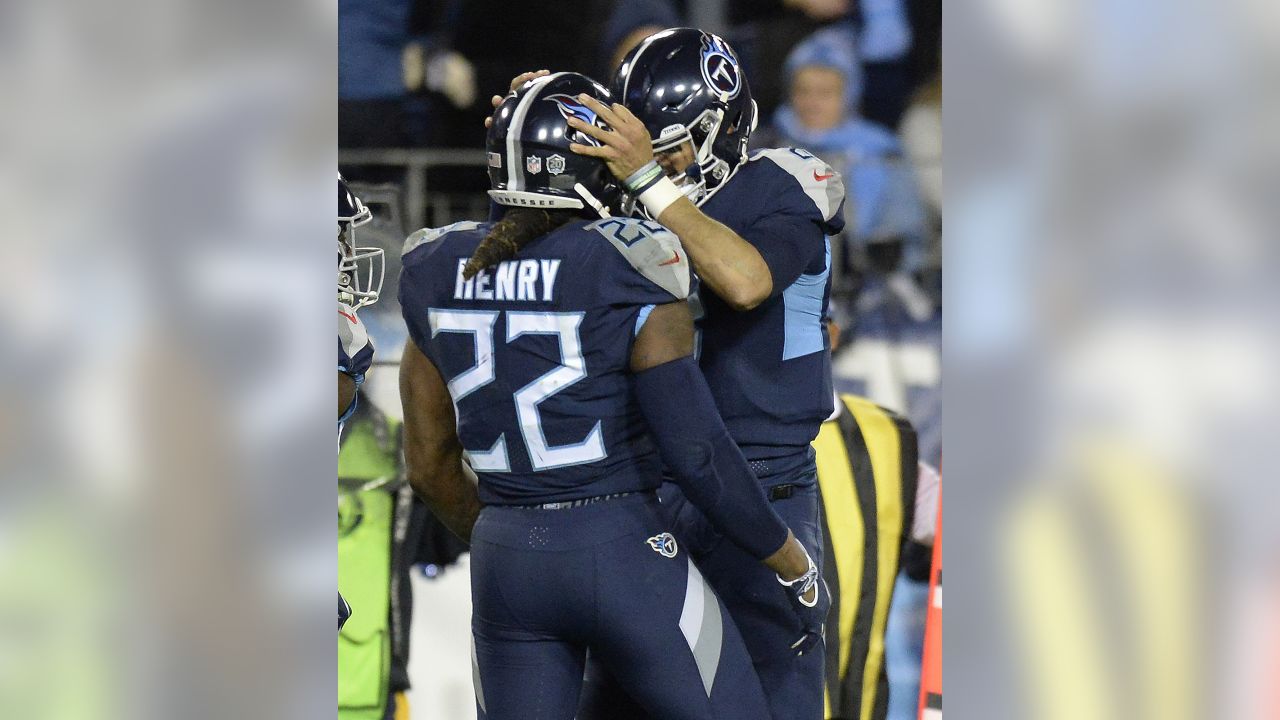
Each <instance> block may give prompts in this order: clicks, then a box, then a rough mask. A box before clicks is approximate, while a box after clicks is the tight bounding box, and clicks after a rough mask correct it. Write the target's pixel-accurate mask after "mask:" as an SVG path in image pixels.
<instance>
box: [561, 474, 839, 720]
mask: <svg viewBox="0 0 1280 720" xmlns="http://www.w3.org/2000/svg"><path fill="white" fill-rule="evenodd" d="M817 477H818V476H817V469H816V467H814V466H812V465H809V466H807V467H805V468H803V469H802V470H800V471H797V474H796V476H795V477H793V478H788V479H787V481H786V482H787V483H789V484H791V485H792V486H793V487H794V490H793V493H792V495H791V497H789V498H786V499H780V500H775V501H774V502H773V507H774V509H775V510H777V511H778V514H779V515H781V516H782V519H783V520H784V521H786V523H787V525H788V526H790V528H791V531H792V532H794V533H795V535H796V538H797V539H799V540H800V542H801V543H802V544H803V545H804V546H805V549H806V550H808V551H809V555H810V556H811V557H812V558H813V561H814V562H815V563H817V564H818V566H819V567H822V561H823V558H822V553H823V538H822V521H821V518H820V517H819V512H820V511H819V507H818V485H817ZM778 482H779V480H777V479H773V482H771V483H770V484H771V485H772V484H776V483H778ZM661 492H662V508H663V514H664V515H666V516H667V517H669V518H671V519H672V525H673V527H674V528H675V530H674V531H673V532H674V533H675V534H676V536H677V537H679V538H682V539H683V540H685V541H686V546H687V547H688V548H689V550H690V552H691V553H692V554H693V556H694V560H696V561H697V564H698V567H699V569H701V571H702V573H703V575H704V576H705V577H706V579H707V582H708V583H710V584H711V586H712V587H713V588H714V589H715V591H716V593H717V594H718V595H719V596H720V598H721V600H722V601H723V603H724V605H725V606H726V607H727V609H728V611H729V614H730V616H731V618H732V621H733V624H734V625H736V626H737V628H738V630H739V631H740V632H741V634H742V637H743V639H744V640H745V642H746V645H747V650H748V651H749V652H750V654H751V659H752V663H753V664H754V666H755V669H756V673H757V674H758V675H759V677H760V683H761V685H762V687H763V689H764V692H765V695H766V697H767V698H768V703H769V708H770V712H771V714H772V717H773V718H774V720H821V719H822V718H823V717H824V709H823V683H824V679H825V676H824V674H823V659H824V656H825V654H826V651H825V649H824V648H823V647H822V646H821V645H819V646H818V647H816V648H814V649H812V650H810V651H809V652H808V653H805V655H803V656H802V657H798V658H797V657H796V656H795V655H794V654H793V653H792V652H791V650H790V645H791V643H793V642H795V641H796V639H798V638H799V637H800V622H799V620H797V619H796V616H795V612H794V611H793V610H792V608H791V604H790V601H789V600H788V599H787V596H786V594H785V592H784V591H783V588H782V587H781V586H780V585H779V584H778V580H777V577H776V576H775V575H774V573H773V572H772V571H771V570H769V569H768V568H766V567H765V566H764V565H762V564H761V563H760V562H759V561H758V560H755V559H754V558H752V557H751V556H750V555H748V554H746V553H745V552H743V551H742V550H741V549H739V548H738V546H736V545H734V544H733V543H731V542H729V541H728V540H726V539H724V538H723V537H721V536H720V535H719V534H718V533H717V532H716V531H715V529H714V528H713V527H712V526H711V524H710V522H709V521H707V519H706V517H705V516H704V515H703V514H702V513H701V512H700V511H699V510H698V509H697V508H696V507H694V506H693V504H692V503H690V502H689V501H688V500H687V499H685V497H684V496H683V495H682V494H681V492H680V489H679V488H678V487H676V486H675V485H671V484H667V485H664V486H663V488H662V491H661ZM596 660H597V658H596V656H595V655H592V663H591V667H590V668H589V670H588V672H587V684H586V689H585V690H584V696H583V701H582V706H581V709H580V711H579V714H578V720H631V719H633V718H634V719H638V718H645V717H651V718H655V719H659V718H663V717H664V716H663V715H661V714H655V713H645V712H644V711H643V710H642V709H640V708H639V707H637V706H636V705H635V704H634V703H632V702H630V700H629V698H628V697H627V696H626V695H625V693H624V690H623V689H622V688H619V687H618V686H617V683H615V682H614V681H613V678H612V677H611V672H612V670H613V668H612V667H610V666H609V663H608V662H607V661H605V660H603V659H600V660H601V662H600V663H597V662H596ZM600 665H603V667H600Z"/></svg>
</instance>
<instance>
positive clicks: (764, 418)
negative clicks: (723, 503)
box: [695, 148, 844, 467]
mask: <svg viewBox="0 0 1280 720" xmlns="http://www.w3.org/2000/svg"><path fill="white" fill-rule="evenodd" d="M843 202H844V186H843V184H842V183H841V180H840V175H839V174H838V173H836V172H835V171H834V170H832V169H831V167H830V166H829V165H827V164H826V163H825V162H823V161H822V160H819V159H818V158H816V157H814V156H813V155H811V154H810V153H808V152H806V151H804V150H799V149H792V148H784V149H774V150H759V151H756V152H755V153H752V155H751V157H750V159H749V160H748V161H747V162H746V163H745V164H744V165H743V166H742V167H740V168H739V169H738V172H737V173H736V174H735V175H734V176H733V177H732V178H730V180H729V181H728V182H727V183H726V184H725V185H724V187H722V188H720V190H719V191H717V192H716V193H715V194H714V195H712V197H711V198H710V199H709V200H708V201H707V202H706V203H704V204H703V206H702V210H703V212H705V213H706V214H707V215H708V216H710V217H711V218H714V219H715V220H718V221H720V222H722V223H724V224H725V225H726V226H728V227H729V228H730V229H732V230H733V231H734V232H736V233H738V234H739V235H741V236H742V238H743V239H745V240H746V241H747V242H749V243H751V244H752V245H753V246H754V247H755V248H756V249H757V250H758V251H760V254H761V256H763V257H764V260H765V262H766V263H767V264H768V265H769V271H770V273H771V275H772V277H773V292H772V294H771V296H770V297H769V299H767V300H765V301H764V302H763V303H761V304H760V305H759V306H758V307H756V308H754V309H752V310H750V311H747V312H738V311H735V310H734V309H733V308H731V307H729V306H728V305H727V304H726V303H725V302H724V301H723V300H721V299H720V298H719V297H717V296H716V294H715V293H714V291H712V290H711V289H710V288H708V287H706V286H705V285H704V286H702V288H701V289H700V290H699V292H698V296H697V298H696V300H695V302H696V303H697V305H696V306H695V316H698V318H699V319H698V327H699V330H700V355H699V362H700V364H701V366H702V371H703V373H704V374H705V375H706V378H707V384H708V385H710V386H711V392H712V394H713V395H714V397H715V400H716V407H717V408H718V409H719V410H720V414H721V416H723V417H724V422H725V425H726V426H727V427H728V428H729V434H730V435H731V436H732V437H733V439H734V441H735V442H736V443H737V444H738V447H739V448H741V449H742V452H743V454H744V455H746V456H747V459H749V460H765V459H771V458H782V457H787V456H794V455H796V454H800V453H807V452H808V447H809V443H810V442H811V441H812V440H813V438H814V437H816V436H817V434H818V428H819V426H821V424H822V422H823V420H825V419H826V418H827V417H828V416H829V415H830V414H831V410H832V392H831V353H830V342H829V340H828V338H827V331H826V327H825V325H824V324H823V322H822V318H823V316H824V315H825V314H826V311H827V303H828V301H829V300H830V286H831V283H830V280H831V245H830V241H829V240H828V236H830V235H835V234H837V233H839V232H840V230H841V229H842V228H843V227H844V221H843V220H842V213H841V206H842V205H843ZM775 465H777V466H778V467H781V465H780V464H775Z"/></svg>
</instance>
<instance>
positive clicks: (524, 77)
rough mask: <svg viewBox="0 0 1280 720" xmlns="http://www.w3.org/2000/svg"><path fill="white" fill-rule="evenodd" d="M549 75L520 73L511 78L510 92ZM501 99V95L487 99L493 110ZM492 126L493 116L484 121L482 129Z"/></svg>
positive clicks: (547, 73)
mask: <svg viewBox="0 0 1280 720" xmlns="http://www.w3.org/2000/svg"><path fill="white" fill-rule="evenodd" d="M550 74H551V71H550V70H530V71H529V72H522V73H520V74H519V75H517V76H515V77H513V78H511V90H510V92H515V91H516V90H519V89H520V86H521V85H523V84H525V83H527V82H529V81H530V80H533V79H535V78H540V77H542V76H543V75H550ZM503 99H505V96H503V95H494V96H493V97H491V98H489V104H490V105H492V106H493V109H494V110H497V109H498V106H499V105H501V104H502V101H503ZM492 125H493V116H492V115H490V116H489V117H487V118H485V119H484V127H485V129H486V130H487V129H489V128H490V127H491V126H492Z"/></svg>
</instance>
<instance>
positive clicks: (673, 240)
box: [585, 217, 692, 300]
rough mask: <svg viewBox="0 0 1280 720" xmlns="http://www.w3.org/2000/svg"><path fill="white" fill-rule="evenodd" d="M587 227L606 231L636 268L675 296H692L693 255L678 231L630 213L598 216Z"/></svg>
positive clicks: (605, 235)
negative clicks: (629, 215) (690, 293)
mask: <svg viewBox="0 0 1280 720" xmlns="http://www.w3.org/2000/svg"><path fill="white" fill-rule="evenodd" d="M585 229H587V230H595V231H596V232H598V233H600V234H601V235H603V236H604V237H605V239H606V240H608V241H609V244H610V245H612V246H613V249H614V250H616V251H618V253H620V254H621V255H622V257H624V258H626V260H627V262H628V263H630V265H631V267H632V268H634V269H635V270H636V272H638V273H640V274H641V275H643V276H644V277H645V278H646V279H648V280H649V281H650V282H652V283H653V284H654V285H657V286H658V287H660V288H662V289H663V290H665V291H667V292H668V293H670V294H671V296H672V297H673V298H674V299H676V300H684V299H686V298H688V297H689V289H690V284H691V282H692V280H691V277H690V269H689V256H688V255H686V254H685V251H684V247H683V246H681V245H680V238H678V237H676V235H675V233H673V232H671V231H670V230H668V229H666V228H665V227H663V226H661V225H659V224H657V223H654V222H649V221H646V220H641V219H639V218H626V217H611V218H605V219H603V220H597V221H595V222H593V223H591V224H590V225H587V226H586V228H585Z"/></svg>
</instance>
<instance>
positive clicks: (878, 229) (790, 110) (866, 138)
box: [761, 25, 928, 291]
mask: <svg viewBox="0 0 1280 720" xmlns="http://www.w3.org/2000/svg"><path fill="white" fill-rule="evenodd" d="M855 38H856V35H855V34H854V31H853V29H852V28H851V27H849V26H847V25H838V26H833V27H828V28H825V29H823V30H819V31H818V32H816V33H814V34H813V35H810V36H809V37H808V38H806V39H805V40H804V41H802V42H801V43H800V44H798V45H797V46H796V47H795V49H793V50H792V52H791V54H790V55H789V56H788V57H787V61H786V64H785V66H784V70H785V73H786V77H787V80H788V95H787V102H786V103H785V104H784V105H782V106H781V107H779V108H778V110H777V111H776V112H775V113H774V115H773V124H772V132H771V133H766V134H762V136H761V140H763V141H764V143H761V144H765V143H767V144H770V145H775V146H788V145H789V146H794V147H798V148H803V149H805V150H808V151H809V152H812V153H814V154H815V155H817V156H819V157H820V158H822V159H823V160H825V161H826V162H827V163H828V164H830V165H831V166H832V167H833V168H835V169H836V170H837V171H839V172H840V173H841V174H842V175H843V176H844V184H845V188H846V191H847V193H848V196H847V199H846V202H845V213H846V217H845V221H846V225H847V228H848V229H846V231H845V234H844V237H843V240H844V242H843V243H834V242H833V245H839V247H833V248H832V253H833V262H834V263H835V269H836V270H837V271H838V272H837V276H838V277H837V286H836V290H837V291H840V290H842V289H844V290H848V289H849V287H848V284H847V282H846V285H845V287H844V288H841V287H840V285H841V282H840V280H841V279H842V278H840V277H839V276H841V275H848V274H849V273H850V272H851V271H852V272H853V273H854V274H864V273H866V272H868V271H872V272H876V271H878V272H882V273H888V272H902V273H905V274H907V275H911V274H914V273H916V272H917V271H919V270H920V269H921V267H922V266H923V264H924V262H925V260H926V257H927V254H928V253H927V248H926V238H927V235H928V233H927V229H926V216H925V211H924V207H923V204H922V203H921V200H920V194H919V191H918V189H917V187H916V182H915V179H914V175H913V172H912V168H911V166H910V164H909V163H908V162H907V161H906V160H905V159H904V158H903V154H902V146H901V143H900V141H899V140H898V137H897V135H895V134H894V133H893V132H892V131H891V130H889V129H888V128H886V127H883V126H881V125H879V124H877V123H874V122H871V121H870V120H867V119H866V118H863V117H861V116H860V115H859V114H858V113H857V110H856V108H857V107H858V103H859V100H860V95H861V92H862V74H861V71H860V69H859V63H858V55H857V44H856V40H855ZM770 135H771V137H770ZM839 271H843V272H839ZM844 279H845V280H846V281H847V280H848V278H844Z"/></svg>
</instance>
